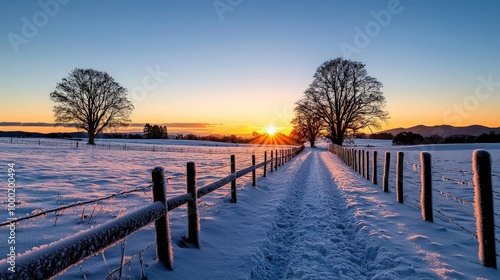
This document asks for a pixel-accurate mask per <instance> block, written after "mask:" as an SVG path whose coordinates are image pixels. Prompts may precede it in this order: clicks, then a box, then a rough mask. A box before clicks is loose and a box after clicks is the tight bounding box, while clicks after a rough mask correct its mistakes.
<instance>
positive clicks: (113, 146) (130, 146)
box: [0, 137, 274, 154]
mask: <svg viewBox="0 0 500 280" xmlns="http://www.w3.org/2000/svg"><path fill="white" fill-rule="evenodd" d="M0 143H10V144H24V145H36V146H46V147H68V148H75V149H89V150H120V151H144V152H174V153H175V152H181V153H184V152H190V153H204V154H252V153H254V152H255V148H252V149H250V148H248V149H245V148H243V147H242V146H238V144H236V145H234V146H233V145H224V144H223V142H220V143H221V144H220V145H219V146H206V147H203V146H202V147H200V146H198V147H194V146H189V145H185V146H183V145H180V144H177V146H173V145H176V144H173V145H168V144H149V143H137V142H129V143H126V142H124V143H123V144H122V143H118V142H111V141H110V142H108V143H100V142H97V143H96V144H95V145H87V144H86V143H85V142H84V141H78V140H72V139H50V138H47V139H36V140H35V139H28V138H7V137H0ZM180 146H183V147H180ZM258 147H260V148H261V149H262V150H266V149H270V148H274V147H271V146H258Z"/></svg>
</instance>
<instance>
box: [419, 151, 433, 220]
mask: <svg viewBox="0 0 500 280" xmlns="http://www.w3.org/2000/svg"><path fill="white" fill-rule="evenodd" d="M420 166H421V168H420V180H421V181H422V190H421V192H420V208H422V219H424V221H429V222H432V221H433V217H432V177H431V154H429V153H427V152H421V153H420Z"/></svg>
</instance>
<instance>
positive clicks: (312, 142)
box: [309, 137, 316, 148]
mask: <svg viewBox="0 0 500 280" xmlns="http://www.w3.org/2000/svg"><path fill="white" fill-rule="evenodd" d="M315 141H316V139H314V138H313V137H311V138H310V139H309V142H311V148H313V147H315V146H314V142H315Z"/></svg>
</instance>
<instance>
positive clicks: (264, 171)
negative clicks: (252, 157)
mask: <svg viewBox="0 0 500 280" xmlns="http://www.w3.org/2000/svg"><path fill="white" fill-rule="evenodd" d="M263 173H264V174H262V176H263V177H266V175H267V151H264V170H263Z"/></svg>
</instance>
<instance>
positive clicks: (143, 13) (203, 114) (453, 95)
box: [0, 0, 500, 134]
mask: <svg viewBox="0 0 500 280" xmlns="http://www.w3.org/2000/svg"><path fill="white" fill-rule="evenodd" d="M66 2H67V3H66ZM40 3H46V4H47V5H48V7H49V9H44V7H43V6H44V4H42V5H41V4H40ZM218 9H219V10H218ZM387 15H389V17H387ZM498 15H500V2H498V1H417V0H414V1H409V0H406V1H404V0H402V1H392V0H390V1H326V0H325V1H309V2H308V1H273V0H268V1H260V0H240V1H238V0H220V1H180V0H179V1H141V2H139V1H77V0H73V1H67V0H65V1H63V0H61V1H59V2H58V1H56V0H49V1H44V0H42V1H40V2H39V1H2V2H1V3H0V34H1V35H2V37H1V38H2V39H1V40H0V61H1V67H0V96H1V99H2V102H1V104H0V122H52V121H53V115H52V111H51V110H52V106H53V104H52V102H51V101H50V99H49V93H50V92H51V91H53V90H54V88H55V85H56V83H57V82H59V81H60V80H61V79H62V78H63V77H65V76H66V75H67V74H68V73H69V72H70V71H71V70H72V69H74V68H76V67H78V68H94V69H97V70H101V71H106V72H108V73H109V74H110V75H112V76H113V77H114V78H115V79H116V81H118V82H119V83H121V84H122V85H123V86H124V87H126V88H127V89H128V90H129V93H130V99H131V100H132V101H133V103H134V105H135V107H136V109H135V111H134V113H133V115H132V121H133V122H134V123H144V122H150V123H208V124H213V125H212V126H209V127H210V128H209V129H206V126H203V129H205V130H201V129H200V130H199V131H196V130H194V131H195V132H198V133H223V132H225V131H229V132H235V133H238V134H250V133H251V132H252V131H253V130H257V131H261V132H263V130H264V129H265V127H266V126H269V125H275V126H277V127H279V128H281V129H283V131H286V130H287V129H289V126H290V124H289V121H290V119H291V118H292V117H293V112H292V109H293V103H294V102H295V101H296V100H298V99H299V98H300V97H301V95H302V93H303V91H304V90H305V89H306V88H307V86H308V85H309V83H310V82H311V81H312V76H313V74H314V72H315V70H316V68H317V67H318V66H319V65H320V64H322V63H323V62H325V61H327V60H329V59H334V58H336V57H340V56H343V57H348V58H349V59H353V60H358V61H361V62H363V63H365V64H366V67H367V70H368V73H369V74H370V75H372V76H374V77H376V78H377V79H378V80H379V81H381V82H382V83H383V84H384V88H383V91H384V95H385V97H386V99H387V110H388V111H389V113H390V115H391V119H390V121H389V123H388V124H384V128H394V127H399V126H404V127H408V126H412V125H417V124H427V125H435V124H443V123H449V124H452V125H469V124H473V123H479V124H485V125H489V126H500V113H498V109H497V108H498V105H500V85H499V83H500V67H499V65H500V63H499V62H500V52H499V51H498V50H500V32H498V28H499V27H500V17H499V16H498ZM27 22H28V23H27ZM29 25H32V27H33V26H34V27H35V29H36V30H35V31H33V29H30V28H29ZM26 26H28V27H26ZM23 28H24V29H23ZM23 30H24V32H23ZM360 32H361V33H363V34H362V35H360ZM362 37H363V38H364V40H360V38H362ZM13 38H14V39H13ZM19 38H21V39H19ZM21 41H22V42H21ZM20 42H21V43H20ZM360 42H361V43H362V44H360ZM342 46H344V49H343V48H342ZM345 46H350V47H352V48H350V50H352V49H353V48H355V49H356V51H355V52H353V53H350V54H349V53H346V51H345ZM152 73H156V74H152ZM485 80H486V81H488V80H489V81H490V82H489V87H488V86H483V88H482V89H480V90H483V91H482V94H479V95H475V90H476V89H477V88H478V87H480V85H481V84H482V83H481V81H485ZM496 81H498V82H496ZM483 84H484V82H483ZM485 90H486V91H485ZM11 128H12V127H6V126H4V127H0V130H7V129H11ZM191 129H192V128H191ZM179 130H180V128H179Z"/></svg>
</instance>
